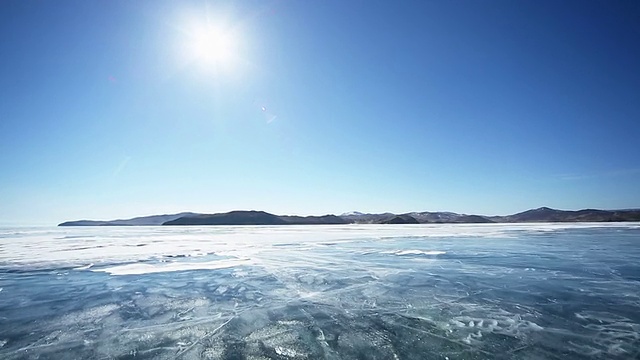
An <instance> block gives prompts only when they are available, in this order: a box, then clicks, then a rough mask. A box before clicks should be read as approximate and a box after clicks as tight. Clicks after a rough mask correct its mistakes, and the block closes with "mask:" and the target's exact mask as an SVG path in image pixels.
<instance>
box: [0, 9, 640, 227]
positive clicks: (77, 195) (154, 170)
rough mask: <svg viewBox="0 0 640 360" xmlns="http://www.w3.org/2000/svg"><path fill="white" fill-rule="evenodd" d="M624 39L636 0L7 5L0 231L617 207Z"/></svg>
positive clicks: (629, 43)
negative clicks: (229, 217)
mask: <svg viewBox="0 0 640 360" xmlns="http://www.w3.org/2000/svg"><path fill="white" fill-rule="evenodd" d="M202 39H204V41H203V40H202ZM219 39H224V44H223V45H219V44H220V43H221V42H220V40H219ZM203 43H204V44H205V45H203ZM212 43H215V44H217V45H211V44H212ZM638 44H640V3H638V2H636V1H562V2H559V1H537V0H536V1H415V2H412V1H402V2H392V1H355V0H354V1H317V2H310V1H233V2H207V1H191V2H190V1H181V2H177V1H166V2H162V1H66V0H64V1H17V0H5V1H2V2H0V79H2V80H1V81H0V169H1V170H0V211H1V213H2V217H1V218H0V222H2V223H4V224H20V223H24V224H26V223H44V224H53V223H57V222H60V221H63V220H70V219H79V218H91V219H111V218H125V217H132V216H138V215H148V214H156V213H173V212H179V211H197V212H220V211H229V210H233V209H260V210H266V211H270V212H274V213H278V214H324V213H342V212H346V211H352V210H358V211H365V212H383V211H393V212H408V211H426V210H428V211H443V210H446V211H455V212H463V213H480V214H487V215H493V214H508V213H513V212H518V211H522V210H526V209H528V208H534V207H539V206H550V207H556V208H562V209H579V208H587V207H595V208H609V209H611V208H637V207H640V186H638V184H640V141H639V139H640V70H638V69H639V67H638V64H640V46H639V45H638ZM222 55H224V56H222Z"/></svg>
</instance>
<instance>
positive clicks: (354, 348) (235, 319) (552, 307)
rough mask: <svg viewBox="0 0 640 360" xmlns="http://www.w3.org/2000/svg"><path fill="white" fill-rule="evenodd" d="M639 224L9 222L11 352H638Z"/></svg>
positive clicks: (1, 345)
mask: <svg viewBox="0 0 640 360" xmlns="http://www.w3.org/2000/svg"><path fill="white" fill-rule="evenodd" d="M639 263H640V224H636V223H633V224H534V225H523V224H509V225H495V224H486V225H485V224H482V225H475V224H473V225H424V226H422V225H420V226H416V225H411V226H403V225H385V226H375V225H373V226H351V225H350V226H284V227H277V226H276V227H255V226H245V227H171V228H164V227H155V228H153V227H148V228H118V227H115V228H111V227H108V228H55V229H51V228H22V229H20V228H11V229H9V228H4V229H0V289H2V291H1V292H0V358H3V359H31V358H34V359H35V358H40V359H48V358H55V359H66V358H68V359H111V358H118V359H129V358H131V359H133V358H142V359H176V358H178V359H431V358H433V359H445V358H448V359H634V358H638V357H639V356H640V335H639V334H640V267H639V266H638V264H639Z"/></svg>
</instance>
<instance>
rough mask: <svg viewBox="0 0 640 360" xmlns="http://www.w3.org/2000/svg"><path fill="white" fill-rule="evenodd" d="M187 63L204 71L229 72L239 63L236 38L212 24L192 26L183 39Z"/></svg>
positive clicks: (229, 31) (222, 28)
mask: <svg viewBox="0 0 640 360" xmlns="http://www.w3.org/2000/svg"><path fill="white" fill-rule="evenodd" d="M185 40H186V41H185V45H186V47H185V49H184V51H185V54H183V55H185V56H187V58H188V62H190V63H191V64H192V65H195V66H197V67H200V68H204V69H205V70H212V71H216V72H221V71H225V72H226V71H230V70H231V69H232V68H233V67H234V66H236V65H237V63H238V62H239V56H238V44H239V40H238V36H237V34H236V33H235V32H234V31H233V30H231V29H227V28H224V27H222V26H215V25H214V24H203V25H200V26H193V27H192V28H191V29H190V31H188V33H187V37H186V39H185Z"/></svg>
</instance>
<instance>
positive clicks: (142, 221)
mask: <svg viewBox="0 0 640 360" xmlns="http://www.w3.org/2000/svg"><path fill="white" fill-rule="evenodd" d="M193 215H196V214H195V213H191V212H183V213H179V214H171V215H151V216H141V217H136V218H133V219H126V220H108V221H100V220H77V221H67V222H63V223H62V224H59V225H58V226H154V225H162V224H164V223H165V222H167V221H172V220H175V219H179V218H181V217H184V216H193Z"/></svg>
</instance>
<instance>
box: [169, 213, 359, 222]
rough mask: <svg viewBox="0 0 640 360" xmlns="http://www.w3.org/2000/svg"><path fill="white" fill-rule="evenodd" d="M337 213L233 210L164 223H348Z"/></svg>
mask: <svg viewBox="0 0 640 360" xmlns="http://www.w3.org/2000/svg"><path fill="white" fill-rule="evenodd" d="M347 223H348V221H346V220H344V219H343V218H341V217H339V216H335V215H324V216H278V215H274V214H270V213H268V212H264V211H231V212H228V213H223V214H207V215H205V214H198V215H190V216H183V217H181V218H178V219H175V220H171V221H167V222H165V223H164V224H162V225H318V224H347Z"/></svg>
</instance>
